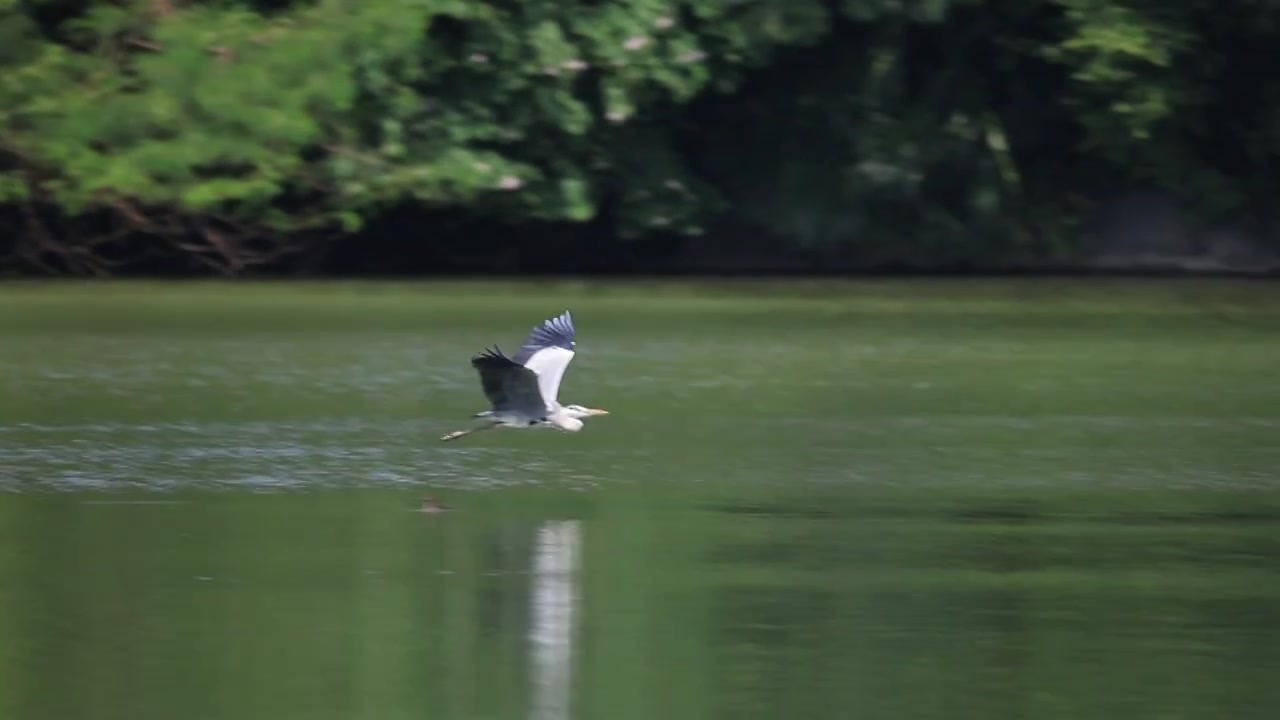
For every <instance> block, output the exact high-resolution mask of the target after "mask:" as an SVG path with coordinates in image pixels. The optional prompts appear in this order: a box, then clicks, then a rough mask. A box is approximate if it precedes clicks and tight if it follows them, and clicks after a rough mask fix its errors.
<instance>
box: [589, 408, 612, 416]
mask: <svg viewBox="0 0 1280 720" xmlns="http://www.w3.org/2000/svg"><path fill="white" fill-rule="evenodd" d="M587 414H588V415H608V414H609V411H608V410H601V409H600V408H587Z"/></svg>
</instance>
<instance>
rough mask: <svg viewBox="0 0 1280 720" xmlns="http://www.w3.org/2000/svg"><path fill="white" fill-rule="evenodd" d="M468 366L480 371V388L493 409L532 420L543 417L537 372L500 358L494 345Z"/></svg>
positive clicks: (507, 358)
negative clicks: (529, 417) (521, 414)
mask: <svg viewBox="0 0 1280 720" xmlns="http://www.w3.org/2000/svg"><path fill="white" fill-rule="evenodd" d="M471 367H473V368H475V369H476V370H477V371H479V373H480V389H481V390H483V391H484V396H485V397H487V398H489V402H490V403H492V404H493V409H494V410H498V411H514V412H519V413H523V414H526V415H529V416H531V417H541V416H542V415H544V414H546V412H547V403H545V402H544V401H543V399H542V393H541V391H540V390H539V388H538V375H537V373H536V372H534V371H533V370H530V369H529V368H527V367H525V366H523V365H521V364H519V363H517V362H515V361H514V360H512V359H511V358H509V357H507V356H506V355H503V354H502V351H501V350H499V349H498V347H497V346H496V345H495V346H494V347H493V349H491V350H485V351H484V352H482V353H480V354H479V355H476V356H475V357H473V358H471Z"/></svg>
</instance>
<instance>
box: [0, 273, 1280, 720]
mask: <svg viewBox="0 0 1280 720" xmlns="http://www.w3.org/2000/svg"><path fill="white" fill-rule="evenodd" d="M566 307H567V308H570V309H572V310H573V311H574V314H575V318H576V320H577V325H578V332H579V336H578V351H579V352H578V356H577V358H576V359H575V361H574V363H573V365H572V366H571V367H570V369H569V372H568V374H567V376H566V379H565V383H564V385H563V388H562V395H561V399H562V401H565V402H573V403H579V404H584V405H591V406H597V407H603V408H605V409H608V410H609V411H610V413H611V414H610V415H608V416H606V417H600V418H591V419H588V420H587V421H586V422H587V426H586V428H585V429H584V430H583V431H582V432H581V433H578V434H576V435H570V434H564V433H558V432H555V431H551V430H540V429H539V430H519V431H514V430H504V431H494V432H490V433H484V434H481V435H478V436H475V437H472V438H467V439H464V440H461V441H459V442H456V443H448V444H444V443H440V442H439V441H438V440H437V438H438V437H439V436H440V435H441V434H443V433H445V432H447V431H449V430H454V429H458V428H462V427H467V426H468V425H469V424H470V422H471V420H470V418H469V416H470V414H471V413H473V412H475V411H477V410H480V409H483V408H484V407H485V405H484V399H483V397H482V396H481V394H480V392H479V388H478V382H477V381H476V378H475V377H474V374H473V371H472V370H471V369H470V368H469V366H468V365H467V358H468V357H469V355H470V354H471V353H473V352H474V351H477V350H479V349H481V348H482V347H484V346H486V345H489V344H492V343H494V342H497V343H498V344H499V345H501V346H502V347H503V348H504V349H507V350H509V351H510V350H515V349H516V347H517V346H518V344H519V343H520V341H521V340H522V339H523V336H524V334H525V332H526V331H527V330H528V328H529V327H530V326H531V325H533V324H534V323H535V322H538V321H540V320H542V319H543V318H545V317H549V316H551V315H553V314H555V313H558V312H559V311H560V310H562V309H564V308H566ZM1277 468H1280V291H1277V290H1276V289H1274V288H1270V287H1266V286H1261V285H1219V284H1205V283H1168V284H1152V283H1144V284H1133V283H1128V284H1126V283H1119V282H1116V283H1091V284H1081V283H1068V282H1043V281H1038V282H1021V283H985V284H963V283H914V284H913V283H861V284H851V285H833V284H809V285H793V284H769V283H751V284H738V285H725V286H717V287H704V288H693V289H691V288H690V287H688V286H681V285H645V284H634V285H605V286H596V285H575V286H563V285H538V284H531V285H524V286H505V285H501V286H499V285H422V286H413V285H408V286H377V285H368V286H364V285H328V286H325V285H311V286H298V287H286V286H256V285H230V286H219V285H187V286H181V285H175V286H165V285H121V286H109V285H84V286H70V287H65V286H63V287H60V286H48V287H45V286H38V285H36V286H9V287H8V288H5V289H0V608H3V610H2V611H0V717H3V718H14V719H16V720H26V719H28V718H30V719H43V718H50V719H54V718H56V719H59V720H77V719H79V718H95V719H96V718H129V719H130V720H133V719H140V718H236V719H242V718H270V719H272V720H277V719H282V718H308V719H314V718H378V719H380V720H382V719H392V718H432V719H441V720H447V719H454V718H457V719H467V720H471V719H489V718H492V719H494V720H497V719H506V718H539V719H546V720H550V719H552V718H569V717H572V718H608V719H609V720H630V719H633V718H634V719H636V720H641V719H645V720H648V719H651V718H665V719H667V720H685V719H690V720H692V719H695V718H696V719H702V718H797V719H807V718H858V719H859V720H870V719H879V718H884V719H886V720H889V719H892V720H905V719H907V718H911V719H921V718H946V719H948V720H960V719H966V720H967V719H970V718H973V719H978V718H981V719H983V720H987V719H990V718H1064V719H1066V718H1071V719H1076V718H1088V719H1090V720H1098V719H1102V718H1117V719H1123V720H1135V719H1140V718H1178V719H1179V720H1199V719H1201V718H1203V719H1205V720H1209V719H1211V718H1212V719H1214V720H1216V719H1218V718H1226V717H1230V718H1268V719H1270V718H1273V717H1276V716H1277V714H1278V713H1280V683H1278V682H1277V678H1280V471H1278V469H1277ZM428 492H432V493H435V494H436V495H438V496H439V497H440V499H441V500H443V501H444V502H446V503H449V504H450V505H453V506H456V507H457V508H458V511H457V512H454V513H450V514H446V515H423V514H420V513H415V512H411V510H412V509H413V508H415V507H416V506H417V505H418V502H419V499H420V498H421V497H422V496H423V495H424V494H425V493H428Z"/></svg>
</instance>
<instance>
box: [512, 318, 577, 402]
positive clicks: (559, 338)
mask: <svg viewBox="0 0 1280 720" xmlns="http://www.w3.org/2000/svg"><path fill="white" fill-rule="evenodd" d="M576 335H577V331H576V330H575V329H574V327H573V316H572V315H570V314H569V311H568V310H565V311H564V312H563V313H561V314H560V315H559V316H558V317H553V318H551V319H550V320H547V321H545V322H543V323H542V324H541V325H538V326H536V327H534V328H533V330H532V331H531V332H530V333H529V337H528V338H526V339H525V341H524V346H523V347H521V348H520V352H518V353H516V355H515V358H513V359H514V361H515V362H517V363H519V364H521V365H523V366H524V367H526V368H529V369H530V370H532V371H534V372H535V373H537V374H538V388H539V389H540V390H541V391H542V398H543V399H544V400H545V401H546V403H547V405H548V406H550V405H553V404H554V403H555V402H556V397H557V395H559V393H560V380H561V378H563V377H564V371H565V369H566V368H568V367H569V361H571V360H573V356H574V355H575V350H574V349H575V348H576V347H577V343H576V342H575V341H574V337H576Z"/></svg>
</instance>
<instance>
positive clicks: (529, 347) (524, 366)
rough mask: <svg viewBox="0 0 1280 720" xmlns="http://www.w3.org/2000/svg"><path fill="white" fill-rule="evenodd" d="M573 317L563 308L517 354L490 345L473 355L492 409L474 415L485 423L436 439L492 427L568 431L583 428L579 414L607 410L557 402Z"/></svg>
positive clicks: (571, 340)
mask: <svg viewBox="0 0 1280 720" xmlns="http://www.w3.org/2000/svg"><path fill="white" fill-rule="evenodd" d="M576 334H577V333H576V331H575V330H574V327H573V316H572V315H570V314H569V311H568V310H566V311H564V312H563V313H562V314H560V315H559V316H558V317H554V318H551V319H550V320H547V321H545V322H543V323H542V324H541V325H537V326H535V327H534V328H533V330H532V331H531V332H530V333H529V337H528V338H526V339H525V341H524V345H523V346H522V347H521V348H520V351H519V352H517V353H516V354H515V357H507V356H506V355H504V354H503V353H502V350H500V349H499V348H498V346H497V345H494V346H493V348H492V349H486V350H485V351H484V352H481V353H480V354H478V355H476V356H475V357H473V358H471V367H473V368H475V369H476V370H477V371H479V373H480V389H481V390H483V391H484V395H485V397H486V398H488V399H489V404H490V405H492V408H491V409H489V410H485V411H482V412H478V413H476V414H475V415H474V417H478V418H484V419H485V421H486V422H485V423H484V424H483V425H480V426H478V427H474V428H472V429H470V430H457V431H454V432H451V433H449V434H448V435H445V436H444V437H442V438H440V439H441V440H445V441H449V440H457V439H458V438H460V437H462V436H464V435H470V434H471V433H475V432H480V431H481V430H489V429H492V428H496V427H511V428H529V427H548V426H549V427H556V428H559V429H560V430H565V431H567V432H577V431H579V430H581V429H582V418H585V417H592V416H594V415H608V414H609V413H608V411H606V410H601V409H599V408H588V407H583V406H581V405H561V404H560V403H559V402H558V401H557V399H556V396H557V395H558V394H559V391H560V380H561V379H562V378H563V377H564V371H565V368H567V367H569V362H570V361H571V360H573V356H574V355H575V354H576V352H575V348H576V347H577V342H576V341H575V340H574V337H575V336H576Z"/></svg>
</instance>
